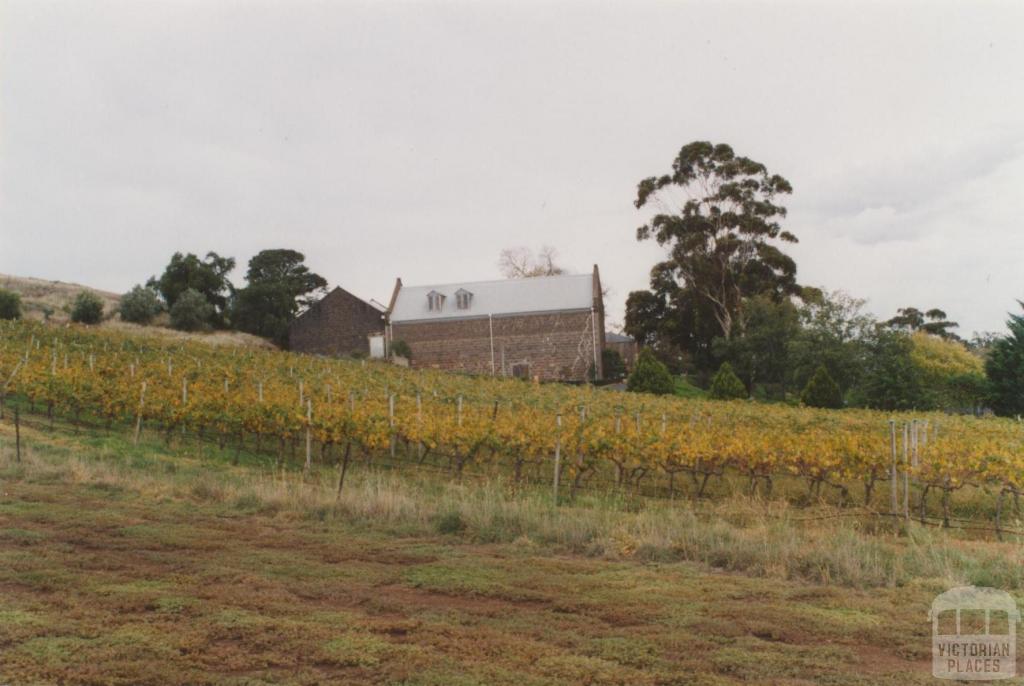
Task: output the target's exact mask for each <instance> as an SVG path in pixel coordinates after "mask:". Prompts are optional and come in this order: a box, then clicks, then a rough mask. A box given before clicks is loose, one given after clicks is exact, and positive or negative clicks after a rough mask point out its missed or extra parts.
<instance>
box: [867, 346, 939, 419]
mask: <svg viewBox="0 0 1024 686" xmlns="http://www.w3.org/2000/svg"><path fill="white" fill-rule="evenodd" d="M865 347H866V354H865V357H864V369H863V372H862V374H861V378H860V381H859V383H858V384H857V388H856V392H855V394H854V395H855V398H856V401H857V404H861V405H866V406H867V407H872V408H875V409H881V410H911V409H918V410H927V409H930V408H931V407H932V405H931V401H930V399H929V398H928V397H926V395H925V393H924V392H923V388H922V385H921V375H920V371H919V370H918V368H917V367H916V366H915V365H914V363H913V360H912V359H911V352H912V351H913V347H914V346H913V342H912V341H911V339H910V336H909V335H907V334H906V333H904V332H902V331H896V330H893V329H890V328H886V327H884V326H878V327H875V330H874V331H873V332H872V334H871V336H870V338H869V339H868V340H867V341H866V346H865Z"/></svg>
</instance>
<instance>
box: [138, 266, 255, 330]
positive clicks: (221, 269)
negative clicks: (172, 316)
mask: <svg viewBox="0 0 1024 686" xmlns="http://www.w3.org/2000/svg"><path fill="white" fill-rule="evenodd" d="M234 268H235V259H234V258H233V257H221V256H220V255H218V254H217V253H215V252H208V253H206V258H205V259H202V260H200V259H199V258H198V257H197V256H196V255H194V254H192V253H188V254H187V255H183V254H182V253H180V252H176V253H174V255H173V256H172V257H171V261H170V262H169V263H168V264H167V268H166V269H164V273H163V274H161V275H160V278H156V277H153V278H151V279H150V280H149V281H148V282H147V284H146V285H147V286H149V287H151V288H155V289H156V290H157V291H159V292H160V295H161V296H162V297H163V299H164V302H165V303H166V305H167V309H168V310H170V309H171V308H172V307H174V304H175V303H176V302H177V301H178V298H179V297H180V296H181V294H182V293H184V292H185V291H187V290H188V289H190V288H191V289H192V290H194V291H197V292H198V293H200V294H201V295H202V296H203V297H205V298H206V301H207V302H208V303H210V305H212V306H213V308H214V314H213V316H212V319H211V323H212V324H213V325H215V326H225V325H226V323H227V320H226V315H227V309H228V300H229V299H230V297H231V295H232V293H233V291H234V288H233V287H232V285H231V281H229V280H228V274H229V273H230V272H231V270H233V269H234Z"/></svg>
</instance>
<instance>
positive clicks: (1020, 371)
mask: <svg viewBox="0 0 1024 686" xmlns="http://www.w3.org/2000/svg"><path fill="white" fill-rule="evenodd" d="M1018 302H1020V305H1021V307H1024V301H1018ZM1006 326H1007V328H1009V329H1010V332H1009V334H1008V335H1006V336H1003V337H1002V338H998V339H996V340H995V342H993V343H992V345H991V347H990V348H989V353H988V359H987V360H986V361H985V375H986V376H987V377H988V385H989V394H990V397H989V401H990V402H991V403H992V409H993V410H995V411H996V413H997V414H1001V415H1007V416H1012V415H1018V414H1024V315H1019V314H1011V315H1010V319H1009V320H1008V321H1007V322H1006Z"/></svg>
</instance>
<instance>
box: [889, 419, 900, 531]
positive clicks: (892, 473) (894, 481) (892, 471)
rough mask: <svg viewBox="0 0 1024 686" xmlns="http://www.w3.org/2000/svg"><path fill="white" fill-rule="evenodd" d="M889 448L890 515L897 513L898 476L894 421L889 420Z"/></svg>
mask: <svg viewBox="0 0 1024 686" xmlns="http://www.w3.org/2000/svg"><path fill="white" fill-rule="evenodd" d="M889 447H890V448H891V452H892V465H891V466H890V468H889V492H890V495H891V496H892V503H891V504H890V507H889V511H890V512H892V514H896V513H898V512H899V495H898V491H899V476H898V475H897V472H896V420H895V419H890V420H889Z"/></svg>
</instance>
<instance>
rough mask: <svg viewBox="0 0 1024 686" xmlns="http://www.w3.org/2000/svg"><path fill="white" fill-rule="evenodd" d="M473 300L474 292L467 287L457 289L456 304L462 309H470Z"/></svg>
mask: <svg viewBox="0 0 1024 686" xmlns="http://www.w3.org/2000/svg"><path fill="white" fill-rule="evenodd" d="M472 300H473V294H472V293H470V292H469V291H467V290H466V289H465V288H460V289H459V290H457V291H455V306H456V307H458V308H459V309H460V310H468V309H469V303H470V302H471V301H472Z"/></svg>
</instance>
